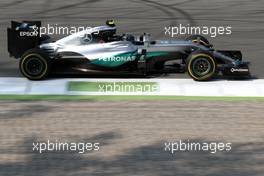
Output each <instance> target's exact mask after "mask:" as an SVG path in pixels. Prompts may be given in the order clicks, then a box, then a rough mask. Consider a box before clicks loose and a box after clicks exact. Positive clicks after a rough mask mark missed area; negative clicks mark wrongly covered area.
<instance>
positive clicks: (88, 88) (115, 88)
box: [68, 81, 159, 92]
mask: <svg viewBox="0 0 264 176" xmlns="http://www.w3.org/2000/svg"><path fill="white" fill-rule="evenodd" d="M68 91H81V92H158V91H159V83H157V82H120V81H118V82H69V83H68Z"/></svg>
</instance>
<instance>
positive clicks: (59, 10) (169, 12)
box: [0, 0, 264, 78]
mask: <svg viewBox="0 0 264 176" xmlns="http://www.w3.org/2000/svg"><path fill="white" fill-rule="evenodd" d="M0 9H1V10H0V25H1V27H0V32H1V35H0V36H1V40H0V76H16V77H17V76H21V74H20V73H19V71H18V61H16V60H14V59H12V58H10V57H9V55H8V53H7V42H6V41H7V39H6V28H7V26H9V23H10V21H11V20H42V21H43V22H44V24H47V23H50V24H58V25H63V26H65V25H66V26H71V25H88V26H96V25H101V24H103V23H104V22H105V20H106V19H110V18H113V19H116V20H117V25H118V29H119V32H120V33H124V32H131V33H136V34H139V33H143V32H148V33H150V34H152V36H153V37H154V38H156V39H169V37H168V36H165V35H164V27H165V26H177V25H178V24H180V23H182V24H190V25H199V26H209V27H210V26H221V25H222V26H232V35H231V36H230V35H225V36H219V37H216V38H209V39H210V41H211V42H212V43H213V44H214V45H215V47H216V48H217V49H241V50H242V52H243V54H244V57H245V58H246V59H247V60H249V61H251V63H252V65H251V72H252V74H253V75H254V76H256V77H258V78H263V77H264V69H263V66H264V59H263V55H264V50H263V46H264V40H263V36H264V21H263V19H264V11H263V9H264V2H263V1H262V0H252V1H248V0H214V1H209V0H180V1H172V0H171V1H170V0H162V1H157V0H75V1H63V0H1V2H0ZM55 38H56V37H55ZM168 77H173V78H181V77H188V76H187V75H185V74H172V75H169V76H168Z"/></svg>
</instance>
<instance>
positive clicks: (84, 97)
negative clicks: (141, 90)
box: [0, 95, 264, 101]
mask: <svg viewBox="0 0 264 176" xmlns="http://www.w3.org/2000/svg"><path fill="white" fill-rule="evenodd" d="M0 100H21V101H38V100H63V101H77V100H87V101H97V100H194V101H197V100H199V101H201V100H202V101H264V97H206V96H158V95H157V96H156V95H150V96H147V95H146V96H145V95H143V96H141V95H136V96H134V95H0Z"/></svg>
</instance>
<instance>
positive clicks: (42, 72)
mask: <svg viewBox="0 0 264 176" xmlns="http://www.w3.org/2000/svg"><path fill="white" fill-rule="evenodd" d="M50 67H51V63H50V58H49V57H48V56H47V54H45V53H44V52H43V51H42V50H40V49H30V50H28V51H26V52H25V53H24V54H23V56H22V57H21V59H20V62H19V68H20V72H21V73H22V74H23V76H25V77H26V78H28V79H30V80H42V79H45V78H46V77H47V76H48V75H49V72H50Z"/></svg>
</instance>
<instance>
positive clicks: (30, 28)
mask: <svg viewBox="0 0 264 176" xmlns="http://www.w3.org/2000/svg"><path fill="white" fill-rule="evenodd" d="M40 27H41V22H40V21H22V22H16V21H11V27H10V28H7V47H8V52H9V54H10V56H11V57H15V58H20V57H21V56H22V55H23V54H24V53H25V51H27V50H29V49H32V48H35V47H37V46H38V45H39V44H40V31H39V30H40Z"/></svg>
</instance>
